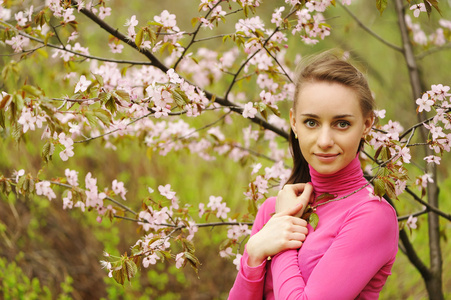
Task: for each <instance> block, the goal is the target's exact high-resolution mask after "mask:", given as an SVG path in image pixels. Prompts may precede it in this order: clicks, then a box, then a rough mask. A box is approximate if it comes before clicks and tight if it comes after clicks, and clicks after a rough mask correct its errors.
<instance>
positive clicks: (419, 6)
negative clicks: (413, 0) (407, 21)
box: [410, 3, 426, 18]
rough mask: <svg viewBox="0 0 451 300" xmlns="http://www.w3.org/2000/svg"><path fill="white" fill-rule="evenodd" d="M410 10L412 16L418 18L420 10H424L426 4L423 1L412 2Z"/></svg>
mask: <svg viewBox="0 0 451 300" xmlns="http://www.w3.org/2000/svg"><path fill="white" fill-rule="evenodd" d="M410 10H413V16H414V17H415V18H418V17H419V16H420V13H421V12H426V6H425V5H424V3H419V4H414V5H412V6H411V7H410Z"/></svg>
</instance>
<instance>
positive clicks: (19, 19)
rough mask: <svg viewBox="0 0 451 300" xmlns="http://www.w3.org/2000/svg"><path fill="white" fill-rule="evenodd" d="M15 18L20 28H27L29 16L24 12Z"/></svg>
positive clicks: (15, 15) (17, 14)
mask: <svg viewBox="0 0 451 300" xmlns="http://www.w3.org/2000/svg"><path fill="white" fill-rule="evenodd" d="M14 18H15V19H16V21H17V25H19V26H25V25H26V24H27V21H28V20H27V16H26V15H25V14H24V13H23V12H22V11H19V12H18V13H16V14H14Z"/></svg>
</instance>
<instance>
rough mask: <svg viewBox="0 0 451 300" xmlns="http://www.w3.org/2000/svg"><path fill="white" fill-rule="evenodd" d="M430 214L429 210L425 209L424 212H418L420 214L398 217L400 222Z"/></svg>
mask: <svg viewBox="0 0 451 300" xmlns="http://www.w3.org/2000/svg"><path fill="white" fill-rule="evenodd" d="M428 212H429V209H427V208H425V209H423V210H422V211H418V212H416V213H413V214H410V215H405V216H401V217H398V222H399V221H404V220H407V219H409V218H410V217H418V216H421V215H424V214H426V213H428Z"/></svg>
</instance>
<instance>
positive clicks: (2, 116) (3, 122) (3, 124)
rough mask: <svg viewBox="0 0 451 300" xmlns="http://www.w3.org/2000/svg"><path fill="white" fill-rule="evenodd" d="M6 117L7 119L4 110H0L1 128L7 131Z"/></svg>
mask: <svg viewBox="0 0 451 300" xmlns="http://www.w3.org/2000/svg"><path fill="white" fill-rule="evenodd" d="M5 119H6V117H5V111H4V110H3V109H2V110H0V126H1V127H2V128H3V129H6V120H5Z"/></svg>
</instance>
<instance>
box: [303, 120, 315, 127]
mask: <svg viewBox="0 0 451 300" xmlns="http://www.w3.org/2000/svg"><path fill="white" fill-rule="evenodd" d="M305 125H307V127H315V125H316V122H315V121H313V120H307V121H305Z"/></svg>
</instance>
